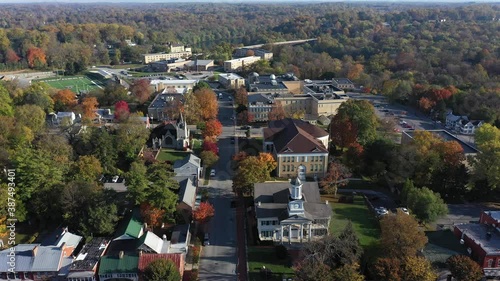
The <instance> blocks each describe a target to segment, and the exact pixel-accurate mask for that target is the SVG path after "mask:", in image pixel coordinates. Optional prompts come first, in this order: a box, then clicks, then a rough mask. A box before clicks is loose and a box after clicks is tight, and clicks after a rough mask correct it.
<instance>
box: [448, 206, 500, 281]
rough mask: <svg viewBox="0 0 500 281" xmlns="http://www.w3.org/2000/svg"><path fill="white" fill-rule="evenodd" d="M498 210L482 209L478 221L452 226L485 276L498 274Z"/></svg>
mask: <svg viewBox="0 0 500 281" xmlns="http://www.w3.org/2000/svg"><path fill="white" fill-rule="evenodd" d="M499 226H500V211H484V212H482V213H481V217H480V220H479V223H463V224H457V225H455V226H454V229H453V233H454V234H455V236H456V237H458V238H459V239H460V244H463V245H465V246H466V247H467V252H468V253H469V254H470V257H471V258H472V259H473V260H475V261H476V262H477V263H479V265H480V266H481V267H482V268H483V272H484V275H485V276H486V277H496V276H500V233H499V231H500V229H499Z"/></svg>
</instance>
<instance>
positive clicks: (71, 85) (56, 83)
mask: <svg viewBox="0 0 500 281" xmlns="http://www.w3.org/2000/svg"><path fill="white" fill-rule="evenodd" d="M37 81H40V82H44V83H47V84H49V85H50V86H51V87H52V88H56V89H61V90H62V89H70V90H72V91H73V92H78V91H92V90H95V89H97V88H100V87H101V86H100V85H99V84H100V81H94V80H90V79H89V78H88V77H86V76H61V77H59V78H49V79H41V80H37Z"/></svg>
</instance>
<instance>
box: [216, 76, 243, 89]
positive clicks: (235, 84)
mask: <svg viewBox="0 0 500 281" xmlns="http://www.w3.org/2000/svg"><path fill="white" fill-rule="evenodd" d="M219 83H220V84H221V85H222V86H223V87H224V88H226V89H239V88H241V87H244V86H245V79H244V78H243V77H241V76H239V75H237V74H234V73H221V74H219Z"/></svg>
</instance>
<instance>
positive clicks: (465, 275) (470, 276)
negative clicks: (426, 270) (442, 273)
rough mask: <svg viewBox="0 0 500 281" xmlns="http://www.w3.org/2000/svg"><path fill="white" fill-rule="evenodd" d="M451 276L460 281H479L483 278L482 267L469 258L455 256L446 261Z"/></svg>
mask: <svg viewBox="0 0 500 281" xmlns="http://www.w3.org/2000/svg"><path fill="white" fill-rule="evenodd" d="M446 265H448V268H449V269H450V272H451V275H453V277H455V279H457V280H458V281H479V280H481V279H482V278H483V270H482V269H481V266H479V264H478V263H477V262H475V261H473V260H472V259H471V258H469V257H468V256H464V255H454V256H451V257H449V258H448V259H447V260H446Z"/></svg>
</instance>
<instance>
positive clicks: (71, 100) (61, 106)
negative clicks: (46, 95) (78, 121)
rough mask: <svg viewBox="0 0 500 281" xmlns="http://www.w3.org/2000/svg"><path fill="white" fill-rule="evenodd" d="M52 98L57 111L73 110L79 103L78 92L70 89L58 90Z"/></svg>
mask: <svg viewBox="0 0 500 281" xmlns="http://www.w3.org/2000/svg"><path fill="white" fill-rule="evenodd" d="M52 100H54V108H55V109H56V110H57V111H67V110H71V109H72V108H74V107H75V106H76V105H77V104H78V100H77V99H76V94H75V93H74V92H73V91H71V90H70V89H63V90H59V91H57V92H56V93H55V94H54V95H52Z"/></svg>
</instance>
